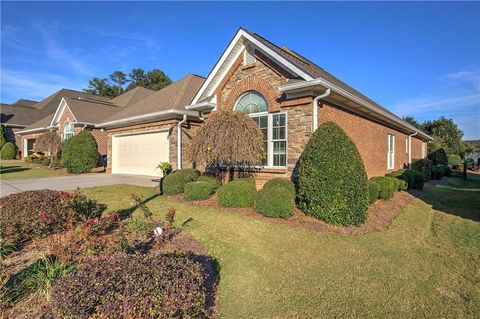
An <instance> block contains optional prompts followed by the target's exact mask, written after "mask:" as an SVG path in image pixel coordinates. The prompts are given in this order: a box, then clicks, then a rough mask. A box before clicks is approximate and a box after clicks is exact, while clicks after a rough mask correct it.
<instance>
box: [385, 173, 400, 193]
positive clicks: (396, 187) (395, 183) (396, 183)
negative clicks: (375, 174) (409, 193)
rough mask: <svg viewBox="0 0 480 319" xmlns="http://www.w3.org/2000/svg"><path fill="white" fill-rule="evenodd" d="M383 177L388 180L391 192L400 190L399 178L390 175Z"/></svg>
mask: <svg viewBox="0 0 480 319" xmlns="http://www.w3.org/2000/svg"><path fill="white" fill-rule="evenodd" d="M385 178H386V179H387V180H388V181H389V183H390V185H391V187H392V189H393V193H395V192H396V191H398V190H400V180H399V179H398V178H395V177H391V176H385Z"/></svg>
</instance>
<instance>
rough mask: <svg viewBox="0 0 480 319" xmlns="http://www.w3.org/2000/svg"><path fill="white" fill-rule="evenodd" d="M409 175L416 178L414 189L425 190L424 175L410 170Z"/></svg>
mask: <svg viewBox="0 0 480 319" xmlns="http://www.w3.org/2000/svg"><path fill="white" fill-rule="evenodd" d="M408 173H409V174H412V175H413V177H414V180H413V186H412V188H413V189H423V183H424V181H423V174H422V173H420V172H417V171H416V170H413V169H410V170H408Z"/></svg>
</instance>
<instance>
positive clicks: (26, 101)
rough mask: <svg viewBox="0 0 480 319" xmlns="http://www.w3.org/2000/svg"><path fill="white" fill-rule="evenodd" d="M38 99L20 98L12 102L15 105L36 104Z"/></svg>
mask: <svg viewBox="0 0 480 319" xmlns="http://www.w3.org/2000/svg"><path fill="white" fill-rule="evenodd" d="M37 103H38V101H33V100H27V99H20V100H17V101H15V102H14V103H12V105H13V106H34V105H35V104H37Z"/></svg>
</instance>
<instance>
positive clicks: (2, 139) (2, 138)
mask: <svg viewBox="0 0 480 319" xmlns="http://www.w3.org/2000/svg"><path fill="white" fill-rule="evenodd" d="M5 143H7V138H6V134H5V127H4V126H3V124H0V150H1V149H2V147H3V145H5Z"/></svg>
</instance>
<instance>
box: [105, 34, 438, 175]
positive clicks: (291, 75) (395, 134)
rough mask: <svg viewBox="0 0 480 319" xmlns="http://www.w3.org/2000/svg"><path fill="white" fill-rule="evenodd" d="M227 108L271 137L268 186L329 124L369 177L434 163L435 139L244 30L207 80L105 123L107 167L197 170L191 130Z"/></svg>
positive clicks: (178, 87) (187, 81) (188, 80)
mask: <svg viewBox="0 0 480 319" xmlns="http://www.w3.org/2000/svg"><path fill="white" fill-rule="evenodd" d="M222 109H230V110H237V111H241V112H245V113H247V114H249V116H251V117H252V119H254V120H255V122H256V123H257V124H258V125H259V126H260V128H261V129H262V130H263V131H264V132H265V145H266V150H267V159H266V160H265V161H264V163H263V165H264V166H263V167H262V169H260V171H259V172H258V173H257V179H258V180H259V183H260V184H261V183H262V181H265V180H267V179H270V178H274V177H290V176H291V175H292V173H294V171H295V168H296V167H297V165H298V160H299V157H300V155H301V154H302V152H303V149H304V147H305V145H306V143H307V141H308V139H309V138H310V135H311V134H312V131H313V130H315V129H316V128H317V127H318V126H319V125H321V124H322V123H324V122H326V121H334V122H335V123H337V124H338V125H340V126H341V127H342V128H343V129H344V130H345V132H346V133H347V134H348V135H349V137H350V138H351V139H352V140H353V141H354V142H355V144H356V145H357V148H358V150H359V152H360V154H361V156H362V158H363V161H364V163H365V168H366V170H367V173H368V175H369V176H375V175H384V174H385V173H387V172H389V171H392V170H396V169H400V168H403V167H406V166H408V164H409V163H411V161H412V159H415V158H424V157H426V142H427V141H429V140H432V138H431V137H430V136H428V135H427V134H425V133H423V132H421V131H419V130H418V129H417V128H415V127H413V126H412V125H410V124H409V123H407V122H405V121H403V120H402V119H400V118H399V117H398V116H396V115H395V114H393V113H391V112H390V111H388V110H386V109H385V108H383V107H382V106H380V105H378V104H377V103H375V102H374V101H372V100H371V99H369V98H368V97H366V96H364V95H363V94H361V93H360V92H358V91H356V90H355V89H353V88H352V87H350V86H348V85H347V84H345V83H344V82H342V81H340V80H338V79H337V78H335V77H334V76H332V75H331V74H329V73H327V72H326V71H325V70H323V69H322V68H320V67H318V66H317V65H316V64H314V63H313V62H311V61H309V60H307V59H306V58H304V57H302V56H301V55H299V54H297V53H296V52H293V51H292V50H290V49H288V48H285V47H278V46H276V45H274V44H272V43H270V42H269V41H267V40H265V39H264V38H262V37H260V36H259V35H257V34H255V33H251V32H248V31H246V30H245V29H242V28H241V29H239V31H238V32H237V34H236V35H235V37H234V38H233V40H232V41H231V42H230V44H229V45H228V47H227V48H226V50H225V51H224V53H223V54H222V56H221V57H220V58H219V59H218V62H217V63H216V64H215V66H214V67H213V69H212V71H211V72H210V74H209V76H208V78H207V79H204V78H202V77H199V76H195V75H188V76H187V77H185V78H183V79H181V80H179V81H177V82H175V83H174V84H171V85H170V86H167V87H166V88H164V89H162V90H160V91H158V92H157V93H155V94H152V95H151V96H150V97H149V98H147V99H145V100H143V101H141V102H139V103H137V105H133V106H131V107H128V108H125V109H124V110H122V111H120V112H118V113H117V114H115V115H113V116H112V117H111V118H109V119H107V120H106V121H104V122H103V123H100V125H99V127H103V128H105V129H106V131H107V134H108V148H109V151H108V154H109V158H111V161H109V166H108V168H107V169H108V170H109V171H111V172H113V173H130V174H143V175H152V174H155V175H157V174H160V173H159V171H155V166H156V165H157V164H158V163H160V162H162V161H169V162H170V163H171V164H172V165H173V168H174V169H177V168H181V167H182V164H183V167H186V166H190V165H191V164H190V163H187V162H186V161H185V160H184V156H183V154H184V153H185V144H188V139H189V136H190V134H191V128H192V127H193V126H196V125H200V124H201V122H202V121H203V118H204V117H208V113H210V112H215V111H217V110H222ZM179 128H181V134H180V130H179ZM234 142H235V141H232V143H234ZM179 162H180V163H179Z"/></svg>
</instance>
